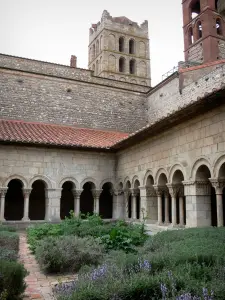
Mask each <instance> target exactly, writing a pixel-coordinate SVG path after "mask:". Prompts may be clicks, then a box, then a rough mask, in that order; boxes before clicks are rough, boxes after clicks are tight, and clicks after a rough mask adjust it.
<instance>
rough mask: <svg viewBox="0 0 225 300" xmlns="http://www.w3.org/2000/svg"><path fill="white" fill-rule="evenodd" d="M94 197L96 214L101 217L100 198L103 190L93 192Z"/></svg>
mask: <svg viewBox="0 0 225 300" xmlns="http://www.w3.org/2000/svg"><path fill="white" fill-rule="evenodd" d="M91 191H92V195H93V197H94V213H95V214H98V215H99V197H100V195H101V193H102V190H95V189H93V190H91Z"/></svg>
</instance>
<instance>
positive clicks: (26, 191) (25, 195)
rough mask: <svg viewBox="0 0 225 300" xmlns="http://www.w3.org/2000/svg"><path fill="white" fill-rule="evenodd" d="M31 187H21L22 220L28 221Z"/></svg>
mask: <svg viewBox="0 0 225 300" xmlns="http://www.w3.org/2000/svg"><path fill="white" fill-rule="evenodd" d="M31 190H32V189H23V198H24V210H23V218H22V221H30V219H29V200H30V193H31Z"/></svg>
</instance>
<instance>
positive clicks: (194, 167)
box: [190, 157, 213, 180]
mask: <svg viewBox="0 0 225 300" xmlns="http://www.w3.org/2000/svg"><path fill="white" fill-rule="evenodd" d="M201 165H205V166H207V168H208V169H209V172H210V174H213V172H212V167H211V164H210V162H209V161H208V159H207V158H206V157H200V158H198V159H197V160H196V161H195V162H194V164H193V165H192V167H191V173H190V179H192V180H195V178H196V173H197V170H198V168H199V167H200V166H201Z"/></svg>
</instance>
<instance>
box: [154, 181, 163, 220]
mask: <svg viewBox="0 0 225 300" xmlns="http://www.w3.org/2000/svg"><path fill="white" fill-rule="evenodd" d="M154 189H155V191H156V195H157V201H158V225H162V194H163V189H162V188H161V187H160V186H157V185H154Z"/></svg>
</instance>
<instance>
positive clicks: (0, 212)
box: [0, 187, 8, 222]
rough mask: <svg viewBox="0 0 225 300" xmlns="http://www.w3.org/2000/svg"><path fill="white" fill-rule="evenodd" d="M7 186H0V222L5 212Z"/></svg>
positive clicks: (3, 219) (2, 220)
mask: <svg viewBox="0 0 225 300" xmlns="http://www.w3.org/2000/svg"><path fill="white" fill-rule="evenodd" d="M7 189H8V188H7V187H6V188H1V189H0V194H1V203H0V222H4V221H5V218H4V214H5V195H6V193H7Z"/></svg>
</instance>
